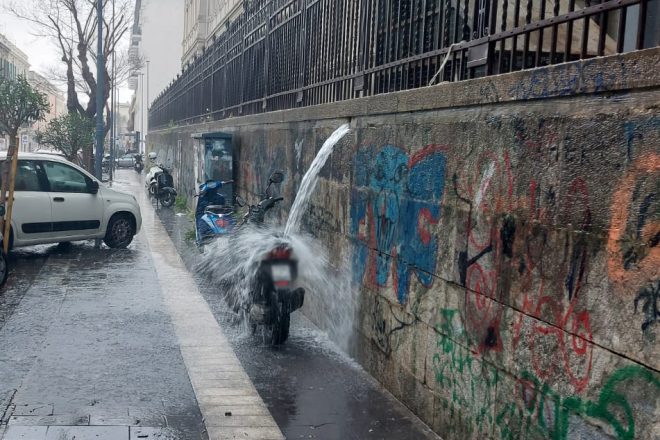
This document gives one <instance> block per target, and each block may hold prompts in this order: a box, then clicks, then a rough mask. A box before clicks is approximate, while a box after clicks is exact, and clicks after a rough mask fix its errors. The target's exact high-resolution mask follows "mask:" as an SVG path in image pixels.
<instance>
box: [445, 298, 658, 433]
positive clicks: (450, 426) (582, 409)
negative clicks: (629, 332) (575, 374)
mask: <svg viewBox="0 0 660 440" xmlns="http://www.w3.org/2000/svg"><path fill="white" fill-rule="evenodd" d="M436 332H437V339H436V353H435V354H434V355H433V372H434V378H435V380H436V384H437V387H438V388H440V389H442V390H444V391H445V392H444V393H442V394H441V398H440V400H441V405H442V406H441V408H440V409H439V410H440V416H441V417H443V418H444V421H445V422H444V426H445V429H447V430H450V431H451V432H448V434H452V433H453V434H456V436H458V437H460V438H486V437H488V436H489V433H490V429H491V426H493V425H494V426H495V430H496V432H498V434H499V435H498V436H496V437H497V438H501V439H526V438H545V439H552V440H568V439H570V438H572V437H571V434H572V435H573V436H575V437H577V436H579V432H578V431H579V430H580V429H581V430H585V429H595V428H590V427H589V426H588V425H582V426H577V423H578V421H577V420H576V418H575V417H573V416H577V417H578V418H584V417H586V418H593V419H597V420H599V421H600V422H601V423H604V424H605V425H606V426H608V427H609V430H610V431H611V432H612V433H613V434H614V435H615V436H616V438H617V439H621V440H632V439H633V438H635V432H636V431H635V428H636V426H635V424H636V423H635V422H636V416H635V410H634V405H633V400H632V399H631V397H633V396H635V394H637V393H638V391H639V390H640V389H642V390H643V389H647V390H649V391H650V392H649V395H650V396H656V397H657V396H660V394H658V393H659V392H660V376H659V375H658V374H657V373H654V372H653V371H651V370H649V369H646V368H644V367H642V366H639V365H629V366H626V367H622V368H620V369H618V370H616V371H615V372H614V373H612V374H611V375H609V377H607V378H606V380H605V381H604V383H603V386H602V387H601V389H600V391H599V393H598V394H597V397H595V398H594V399H588V398H584V397H582V396H579V395H568V396H562V395H560V394H559V393H558V392H556V391H555V390H553V388H552V384H553V383H554V382H552V381H545V380H544V379H543V378H541V377H540V376H538V374H536V373H534V372H531V371H527V370H524V371H522V373H521V374H520V377H519V378H518V379H513V378H511V377H510V376H507V378H508V379H509V380H512V381H513V387H510V386H506V385H505V382H504V380H503V379H504V376H503V374H504V373H502V372H500V371H499V370H498V369H496V368H495V367H494V366H492V365H491V364H489V363H488V362H486V361H485V360H484V359H483V358H481V357H480V356H479V354H478V353H476V352H474V351H471V350H470V349H469V348H468V347H469V345H470V344H471V342H470V340H469V339H470V335H469V334H468V332H467V330H466V328H465V327H464V318H463V316H462V315H461V312H460V311H459V310H457V309H442V310H440V312H439V324H438V325H437V326H436ZM635 401H636V402H638V403H639V402H642V401H644V404H651V405H652V404H653V402H647V401H645V400H644V399H641V400H640V399H636V400H635ZM657 403H658V402H656V404H657Z"/></svg>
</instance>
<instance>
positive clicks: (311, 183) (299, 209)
mask: <svg viewBox="0 0 660 440" xmlns="http://www.w3.org/2000/svg"><path fill="white" fill-rule="evenodd" d="M350 130H351V128H350V125H348V124H344V125H342V126H341V127H339V128H338V129H337V130H335V132H334V133H332V135H331V136H330V137H329V138H328V139H327V140H326V141H325V142H324V143H323V146H322V147H321V149H320V150H319V153H318V154H317V155H316V157H315V158H314V162H312V166H311V167H309V170H307V172H306V173H305V175H304V176H303V180H302V183H301V184H300V189H299V190H298V194H296V200H295V201H294V202H293V206H292V207H291V212H290V213H289V220H288V221H287V222H286V227H285V228H284V233H285V234H287V235H288V234H291V233H293V232H298V228H299V227H300V219H301V218H302V216H303V214H304V213H305V211H306V210H307V205H308V203H309V197H310V196H311V194H312V193H313V192H314V189H316V184H317V183H318V177H319V173H320V172H321V169H322V168H323V165H325V162H326V161H327V160H328V157H330V154H332V151H333V150H334V148H335V145H337V142H339V141H340V140H341V138H343V137H344V136H345V135H346V133H348V132H349V131H350Z"/></svg>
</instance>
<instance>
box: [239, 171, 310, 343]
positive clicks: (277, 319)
mask: <svg viewBox="0 0 660 440" xmlns="http://www.w3.org/2000/svg"><path fill="white" fill-rule="evenodd" d="M283 178H284V176H283V174H282V173H281V172H275V173H273V174H272V175H271V176H270V178H269V179H268V186H267V188H266V190H265V191H264V193H263V197H262V199H261V200H260V201H259V203H258V204H257V205H248V206H249V207H248V212H247V213H246V214H245V216H244V218H243V222H242V223H241V225H245V224H248V223H249V224H252V225H254V226H256V227H260V226H261V225H263V223H264V219H265V215H266V214H267V213H268V211H270V210H271V209H272V208H273V207H274V206H275V205H276V204H277V203H278V202H281V201H282V200H284V199H283V198H282V197H273V196H271V195H270V187H271V185H272V184H274V183H280V182H282V180H283ZM236 200H237V203H238V204H239V206H245V205H246V203H245V201H244V200H243V199H242V198H241V197H240V196H238V197H237V198H236ZM275 238H276V240H275V245H274V246H273V247H272V248H271V249H270V250H269V251H267V252H266V253H265V254H264V255H263V256H262V257H261V259H260V261H259V262H258V265H259V267H258V269H257V272H256V273H257V275H256V277H255V279H254V280H253V281H252V285H251V288H250V303H249V305H248V310H247V312H248V313H247V316H248V319H249V322H250V324H251V327H252V329H253V331H255V330H256V328H257V326H259V325H262V326H265V327H266V328H267V329H268V330H269V336H270V340H271V343H272V344H273V345H280V344H283V343H284V342H285V341H286V340H287V339H288V337H289V326H290V320H291V313H292V312H294V311H295V310H298V309H299V308H301V307H302V306H303V303H304V300H305V289H303V288H295V287H294V286H295V283H296V279H297V277H298V260H297V258H296V256H295V253H294V249H293V248H292V246H291V244H290V241H289V240H287V237H285V236H284V235H282V236H279V237H275Z"/></svg>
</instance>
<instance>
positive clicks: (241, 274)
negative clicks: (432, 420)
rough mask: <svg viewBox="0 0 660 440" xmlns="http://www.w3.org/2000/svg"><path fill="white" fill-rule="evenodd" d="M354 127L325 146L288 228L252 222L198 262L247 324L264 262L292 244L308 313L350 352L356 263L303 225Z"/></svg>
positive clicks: (214, 245)
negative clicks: (324, 172) (321, 179)
mask: <svg viewBox="0 0 660 440" xmlns="http://www.w3.org/2000/svg"><path fill="white" fill-rule="evenodd" d="M349 130H350V129H349V125H348V124H345V125H342V126H341V127H339V128H338V129H337V130H336V131H335V132H334V133H333V134H332V135H331V136H330V137H329V138H328V140H326V142H325V143H324V144H323V147H322V148H321V150H320V151H319V153H318V155H317V156H316V158H315V159H314V162H313V163H312V165H311V167H310V169H309V170H308V171H307V173H306V174H305V176H304V177H303V180H302V183H301V186H300V190H299V191H298V194H297V196H296V200H295V201H294V203H293V207H292V208H291V213H290V215H289V219H288V222H287V224H286V227H285V228H284V230H282V229H281V227H274V226H268V225H263V226H260V227H253V226H251V225H246V226H245V227H242V228H240V230H238V231H237V232H236V233H235V234H234V236H233V237H231V238H225V239H217V240H215V242H214V243H212V244H211V245H209V246H207V249H206V252H205V254H204V258H203V260H202V262H201V264H200V265H199V266H198V270H200V271H201V272H203V273H205V274H206V275H207V276H208V277H209V278H210V280H211V282H213V284H214V285H218V286H221V288H222V291H223V293H224V294H225V298H226V301H227V304H228V305H229V307H230V308H232V309H233V310H234V312H235V313H236V316H237V317H238V318H239V319H240V320H241V321H242V322H243V323H247V320H246V319H245V318H246V313H247V311H248V308H249V305H250V302H251V286H252V282H253V280H254V279H255V277H256V275H257V271H258V269H259V263H260V262H261V260H262V258H263V257H264V256H265V255H266V254H268V252H270V251H271V250H272V249H274V248H275V247H276V246H278V245H282V244H287V245H289V246H290V247H291V248H292V249H293V251H294V254H293V256H294V258H295V259H297V260H298V279H297V282H296V284H297V285H296V286H295V287H303V288H304V289H305V292H306V293H305V305H304V308H303V310H304V313H305V315H307V316H308V317H309V318H310V319H311V320H312V321H313V322H314V323H316V324H317V325H319V326H320V327H321V328H322V329H324V330H325V331H326V332H327V333H328V336H329V337H330V339H331V340H333V341H334V342H335V343H336V344H337V345H338V346H339V347H340V348H342V349H344V350H345V351H346V350H348V348H349V344H350V341H351V337H352V336H353V332H354V329H353V326H354V323H355V320H356V318H357V316H356V314H357V295H356V294H355V291H354V288H353V286H352V275H351V274H352V272H351V266H350V264H349V262H348V260H347V259H346V258H344V257H343V256H333V257H332V258H330V257H329V256H328V253H327V250H326V249H325V247H324V246H323V245H322V244H320V243H319V242H318V241H317V240H316V239H314V238H313V237H311V236H310V235H307V234H303V233H300V232H299V224H300V220H301V218H302V216H303V214H304V213H305V210H306V209H307V205H308V201H309V198H310V196H311V193H312V192H313V191H314V189H315V187H316V184H317V181H318V175H319V173H320V171H321V169H322V168H323V165H324V164H325V162H326V161H327V159H328V157H329V156H330V154H331V153H332V151H333V148H334V146H335V145H336V144H337V142H339V140H341V138H342V137H344V136H345V135H346V133H348V131H349ZM246 328H247V326H246Z"/></svg>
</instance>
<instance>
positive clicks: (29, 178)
mask: <svg viewBox="0 0 660 440" xmlns="http://www.w3.org/2000/svg"><path fill="white" fill-rule="evenodd" d="M14 190H15V191H41V184H40V183H39V173H38V172H37V165H36V164H35V163H34V162H33V161H31V160H19V161H18V168H17V169H16V180H15V185H14Z"/></svg>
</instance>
